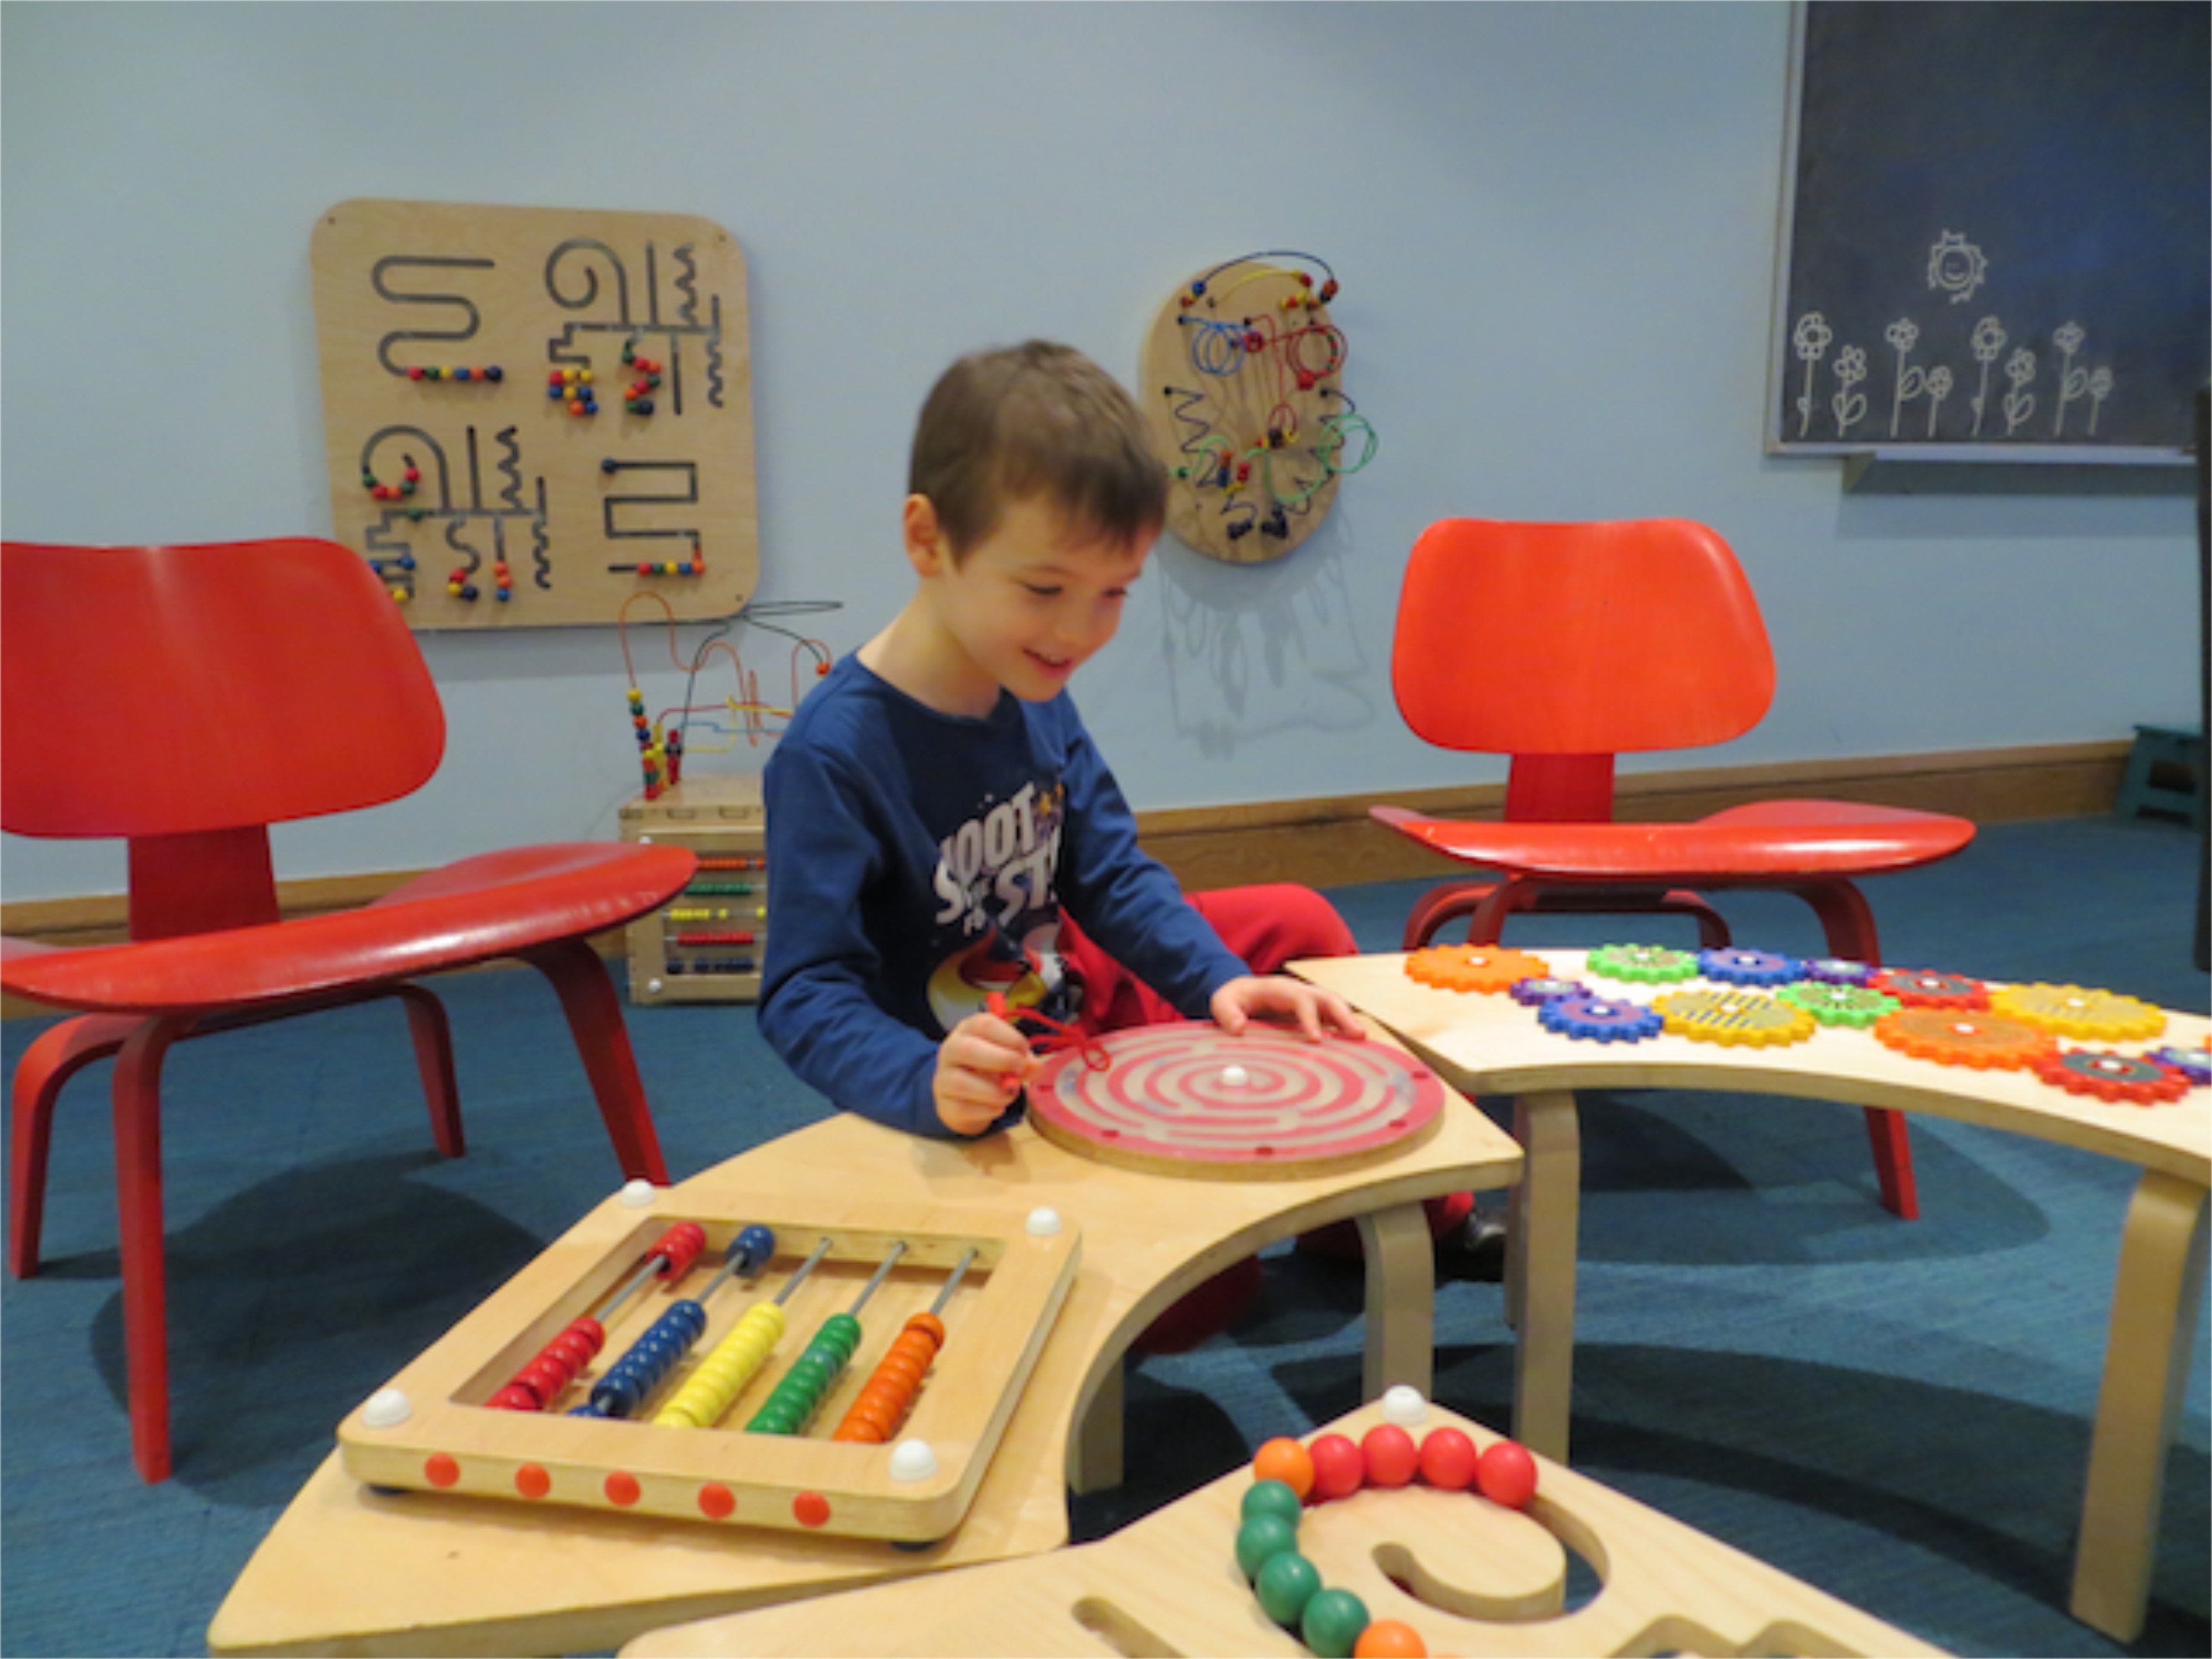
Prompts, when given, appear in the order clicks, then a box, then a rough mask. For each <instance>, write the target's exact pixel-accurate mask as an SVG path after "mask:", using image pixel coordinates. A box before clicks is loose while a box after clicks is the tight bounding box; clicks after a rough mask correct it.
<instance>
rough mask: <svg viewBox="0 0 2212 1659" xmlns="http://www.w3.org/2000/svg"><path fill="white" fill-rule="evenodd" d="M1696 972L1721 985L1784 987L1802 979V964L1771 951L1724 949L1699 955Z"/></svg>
mask: <svg viewBox="0 0 2212 1659" xmlns="http://www.w3.org/2000/svg"><path fill="white" fill-rule="evenodd" d="M1698 971H1699V973H1700V974H1703V975H1705V977H1706V978H1707V979H1710V980H1712V981H1716V982H1717V983H1719V984H1722V985H1787V984H1789V983H1790V981H1792V980H1794V979H1798V978H1802V976H1803V974H1804V964H1803V963H1800V962H1799V961H1797V959H1796V957H1784V956H1777V955H1776V954H1775V953H1774V952H1773V951H1742V950H1735V949H1727V950H1719V951H1699V952H1698Z"/></svg>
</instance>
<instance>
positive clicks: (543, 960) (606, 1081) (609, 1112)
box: [528, 939, 668, 1187]
mask: <svg viewBox="0 0 2212 1659" xmlns="http://www.w3.org/2000/svg"><path fill="white" fill-rule="evenodd" d="M528 960H529V962H530V963H531V965H532V966H533V967H535V968H536V969H538V971H539V972H540V973H542V974H544V975H545V977H546V978H547V979H549V980H550V981H553V988H554V989H555V990H556V992H558V993H559V994H560V997H561V1007H562V1011H563V1012H565V1013H566V1014H567V1015H568V1029H569V1030H570V1031H571V1032H573V1033H574V1036H575V1039H576V1052H577V1053H578V1054H580V1056H582V1058H583V1061H584V1070H585V1072H586V1073H587V1074H588V1075H589V1076H590V1078H591V1080H592V1093H593V1094H594V1095H595V1096H597V1097H598V1098H599V1115H600V1116H601V1117H603V1118H605V1120H606V1125H607V1138H608V1139H611V1140H612V1141H613V1142H614V1146H615V1157H616V1158H617V1160H619V1161H620V1163H621V1164H622V1170H623V1175H625V1176H629V1177H630V1178H631V1179H633V1180H635V1179H636V1178H637V1177H639V1176H643V1177H644V1178H645V1179H646V1180H647V1181H650V1182H653V1184H654V1185H656V1186H662V1187H665V1186H666V1185H667V1184H668V1166H667V1165H666V1164H664V1163H662V1162H661V1158H660V1137H659V1135H657V1134H656V1133H653V1113H652V1110H651V1109H650V1108H648V1107H647V1104H646V1102H645V1084H644V1082H643V1081H642V1080H641V1079H640V1078H639V1077H638V1074H637V1056H636V1055H635V1054H634V1053H633V1052H632V1051H631V1049H630V1046H629V1027H628V1026H626V1025H624V1024H623V1016H622V1003H621V1001H620V1000H619V999H618V998H617V996H616V995H615V987H614V981H613V980H611V979H610V978H609V977H608V976H607V969H606V964H605V963H603V962H601V961H600V960H599V953H598V952H597V951H593V950H592V947H591V946H590V945H586V944H585V943H583V942H582V941H581V940H580V939H568V940H565V941H563V942H562V943H560V944H557V945H547V946H545V947H544V949H542V950H538V951H532V952H531V953H530V956H529V958H528Z"/></svg>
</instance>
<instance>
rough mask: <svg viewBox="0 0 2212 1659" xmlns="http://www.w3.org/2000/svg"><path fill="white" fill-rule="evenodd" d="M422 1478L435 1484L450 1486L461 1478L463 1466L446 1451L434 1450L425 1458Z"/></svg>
mask: <svg viewBox="0 0 2212 1659" xmlns="http://www.w3.org/2000/svg"><path fill="white" fill-rule="evenodd" d="M422 1478H423V1479H424V1480H428V1482H429V1483H430V1484H431V1485H432V1486H439V1487H444V1486H452V1485H453V1483H454V1482H455V1481H456V1480H459V1479H460V1478H461V1466H460V1465H459V1463H456V1462H453V1459H452V1458H451V1457H449V1456H447V1455H446V1454H445V1453H444V1452H432V1453H431V1454H430V1455H429V1456H428V1457H427V1458H425V1459H424V1460H423V1462H422Z"/></svg>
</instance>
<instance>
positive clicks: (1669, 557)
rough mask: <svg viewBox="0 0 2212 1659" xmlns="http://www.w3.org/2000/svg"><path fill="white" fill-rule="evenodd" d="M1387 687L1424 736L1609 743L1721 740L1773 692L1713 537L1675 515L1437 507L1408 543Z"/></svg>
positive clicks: (1584, 745)
mask: <svg viewBox="0 0 2212 1659" xmlns="http://www.w3.org/2000/svg"><path fill="white" fill-rule="evenodd" d="M1390 677H1391V687H1392V690H1394V691H1395V694H1396V696H1397V699H1398V708H1399V712H1400V713H1401V714H1403V715H1404V716H1405V719H1406V723H1407V726H1411V727H1412V728H1413V731H1414V732H1415V733H1416V734H1418V735H1419V737H1421V738H1424V739H1425V740H1426V741H1428V742H1430V743H1432V744H1436V745H1437V747H1438V748H1440V749H1456V750H1470V751H1478V752H1481V753H1485V754H1498V755H1613V754H1622V753H1627V752H1630V751H1632V750H1652V749H1684V748H1692V747H1695V746H1698V745H1699V744H1712V743H1725V742H1726V741H1728V740H1729V738H1735V737H1741V735H1742V734H1743V733H1744V732H1747V731H1749V730H1750V729H1751V728H1752V727H1753V726H1755V725H1757V724H1758V723H1759V720H1760V719H1761V718H1762V717H1763V716H1764V715H1765V713H1766V710H1767V708H1768V706H1769V705H1770V704H1771V702H1773V701H1774V653H1773V651H1772V649H1771V647H1769V645H1768V644H1767V641H1766V629H1765V624H1764V623H1761V622H1760V620H1759V605H1758V601H1757V600H1755V599H1753V597H1752V593H1751V586H1750V584H1749V583H1747V581H1746V580H1744V575H1743V570H1742V568H1741V566H1739V565H1738V564H1737V563H1736V560H1735V554H1734V553H1733V552H1731V551H1730V550H1729V545H1728V544H1727V543H1726V542H1724V541H1723V540H1722V539H1721V538H1719V537H1718V536H1717V535H1716V534H1714V533H1713V532H1711V531H1710V530H1708V529H1706V528H1705V526H1702V525H1697V524H1692V523H1690V522H1689V521H1688V520H1682V519H1643V520H1626V521H1623V522H1620V523H1612V524H1498V523H1492V522H1490V521H1487V520H1480V519H1446V520H1441V521H1440V522H1438V523H1436V524H1433V525H1431V526H1429V527H1428V529H1426V530H1425V531H1424V532H1421V536H1420V538H1419V540H1418V541H1417V542H1415V543H1414V544H1413V557H1412V559H1411V560H1410V561H1409V562H1408V563H1407V568H1406V580H1405V585H1404V586H1403V588H1402V589H1401V592H1400V594H1399V600H1398V626H1397V635H1396V638H1395V643H1394V645H1393V647H1392V650H1391V659H1390Z"/></svg>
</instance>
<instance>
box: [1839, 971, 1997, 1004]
mask: <svg viewBox="0 0 2212 1659" xmlns="http://www.w3.org/2000/svg"><path fill="white" fill-rule="evenodd" d="M1867 983H1868V984H1869V985H1871V986H1873V987H1874V988H1875V990H1877V991H1880V992H1881V993H1883V994H1885V995H1887V996H1893V997H1895V998H1896V999H1897V1000H1899V1002H1901V1003H1903V1004H1904V1005H1905V1006H1906V1007H1908V1008H1959V1009H1966V1008H1986V1007H1988V1006H1990V987H1988V986H1986V985H1984V984H1983V983H1982V982H1981V981H1979V980H1978V979H1968V978H1967V977H1966V975H1963V974H1936V973H1930V972H1929V971H1928V970H1927V969H1924V968H1885V969H1882V970H1881V972H1880V973H1878V974H1875V975H1873V976H1872V977H1871V978H1869V980H1868V981H1867Z"/></svg>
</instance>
